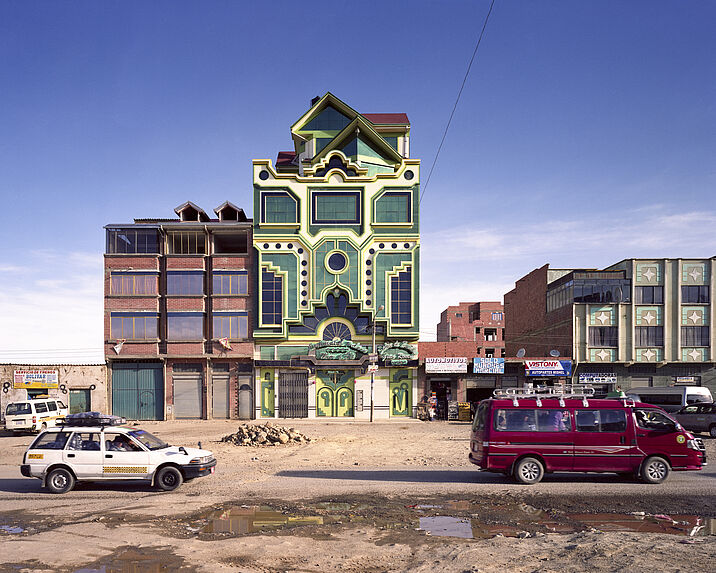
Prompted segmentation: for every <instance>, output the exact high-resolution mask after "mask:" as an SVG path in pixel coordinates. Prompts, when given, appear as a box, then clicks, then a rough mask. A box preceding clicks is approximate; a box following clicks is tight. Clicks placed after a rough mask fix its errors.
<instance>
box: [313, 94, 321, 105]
mask: <svg viewBox="0 0 716 573" xmlns="http://www.w3.org/2000/svg"><path fill="white" fill-rule="evenodd" d="M320 99H321V96H316V97H314V98H313V99H312V100H311V107H313V106H314V105H316V104H317V103H318V101H319V100H320Z"/></svg>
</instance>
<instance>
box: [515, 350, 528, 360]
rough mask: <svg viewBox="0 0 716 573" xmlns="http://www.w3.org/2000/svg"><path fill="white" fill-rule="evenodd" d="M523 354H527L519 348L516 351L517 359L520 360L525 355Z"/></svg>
mask: <svg viewBox="0 0 716 573" xmlns="http://www.w3.org/2000/svg"><path fill="white" fill-rule="evenodd" d="M525 352H527V351H526V350H525V349H524V348H520V349H519V350H518V351H517V358H522V357H523V356H524V355H525Z"/></svg>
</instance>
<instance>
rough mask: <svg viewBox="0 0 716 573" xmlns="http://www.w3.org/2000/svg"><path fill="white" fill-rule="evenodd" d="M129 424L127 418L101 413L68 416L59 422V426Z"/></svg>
mask: <svg viewBox="0 0 716 573" xmlns="http://www.w3.org/2000/svg"><path fill="white" fill-rule="evenodd" d="M126 423H127V418H122V417H121V416H113V415H110V414H101V413H100V412H78V413H77V414H68V415H67V416H65V419H64V420H58V421H57V425H58V426H73V427H77V426H103V427H104V426H121V425H122V424H126Z"/></svg>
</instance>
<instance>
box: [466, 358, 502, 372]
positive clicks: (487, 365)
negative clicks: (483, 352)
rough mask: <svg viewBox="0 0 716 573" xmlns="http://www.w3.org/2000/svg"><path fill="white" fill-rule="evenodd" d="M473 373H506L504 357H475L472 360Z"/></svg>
mask: <svg viewBox="0 0 716 573" xmlns="http://www.w3.org/2000/svg"><path fill="white" fill-rule="evenodd" d="M472 373H473V374H504V373H505V359H504V358H474V359H473V362H472Z"/></svg>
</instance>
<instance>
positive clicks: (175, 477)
mask: <svg viewBox="0 0 716 573" xmlns="http://www.w3.org/2000/svg"><path fill="white" fill-rule="evenodd" d="M183 481H184V478H183V477H182V475H181V472H180V471H179V470H178V469H176V468H175V467H173V466H165V467H163V468H162V469H160V470H159V471H158V472H157V479H156V484H157V486H159V489H163V490H164V491H172V490H174V489H176V488H178V487H179V486H180V485H181V484H182V482H183Z"/></svg>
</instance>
